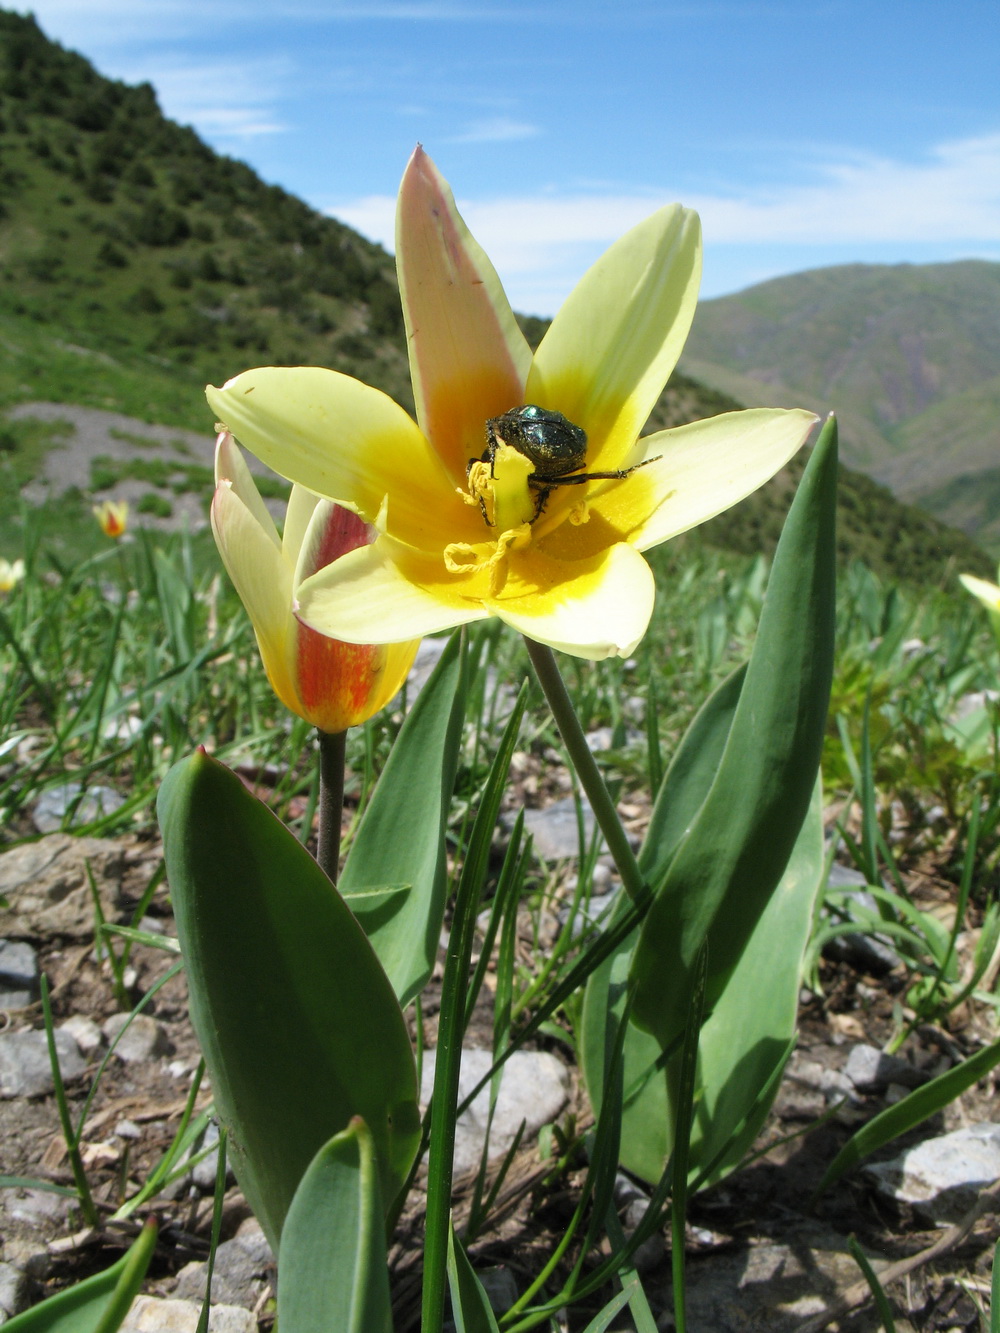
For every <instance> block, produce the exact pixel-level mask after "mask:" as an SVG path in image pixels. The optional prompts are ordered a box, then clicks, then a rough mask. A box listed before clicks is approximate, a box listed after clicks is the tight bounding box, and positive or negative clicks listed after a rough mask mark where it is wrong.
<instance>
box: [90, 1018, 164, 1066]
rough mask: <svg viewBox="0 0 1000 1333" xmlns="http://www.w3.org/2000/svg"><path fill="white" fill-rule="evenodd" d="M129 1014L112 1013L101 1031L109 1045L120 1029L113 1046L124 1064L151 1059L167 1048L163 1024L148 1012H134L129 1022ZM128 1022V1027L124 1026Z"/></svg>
mask: <svg viewBox="0 0 1000 1333" xmlns="http://www.w3.org/2000/svg"><path fill="white" fill-rule="evenodd" d="M130 1017H131V1015H130V1014H112V1015H111V1017H110V1018H109V1019H108V1020H107V1022H106V1023H105V1024H104V1026H103V1027H102V1028H101V1031H102V1032H103V1034H104V1037H105V1039H106V1040H107V1042H108V1044H109V1045H110V1043H111V1042H113V1041H114V1040H115V1038H116V1037H117V1036H118V1034H119V1033H120V1032H122V1029H124V1032H123V1035H122V1037H121V1040H120V1041H119V1042H118V1045H117V1046H116V1047H115V1055H117V1056H118V1059H119V1060H124V1061H125V1063H126V1064H136V1063H138V1062H140V1061H142V1060H152V1059H154V1057H156V1056H157V1055H162V1054H163V1052H164V1051H165V1050H166V1049H167V1034H166V1032H165V1031H164V1029H163V1024H162V1023H158V1022H157V1021H156V1019H155V1018H150V1016H149V1015H148V1014H136V1016H135V1018H133V1019H132V1021H131V1023H129V1019H130ZM126 1023H128V1027H125V1025H126Z"/></svg>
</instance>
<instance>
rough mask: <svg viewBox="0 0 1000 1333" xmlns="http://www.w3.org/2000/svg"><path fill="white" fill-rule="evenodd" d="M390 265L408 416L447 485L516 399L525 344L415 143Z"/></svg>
mask: <svg viewBox="0 0 1000 1333" xmlns="http://www.w3.org/2000/svg"><path fill="white" fill-rule="evenodd" d="M396 270H397V273H398V275H399V290H400V295H401V297H402V301H403V315H404V318H405V321H406V334H407V346H408V348H409V354H410V373H411V377H412V380H413V396H414V399H415V402H416V406H417V420H418V421H419V422H420V425H421V426H422V428H423V430H424V433H425V434H426V435H427V437H428V439H429V440H430V441H431V443H432V444H433V446H434V448H435V449H436V451H437V453H438V455H439V457H440V458H441V460H442V461H443V463H444V465H445V467H446V468H447V469H448V471H449V473H450V475H451V477H452V481H453V483H454V484H456V485H463V484H464V482H465V471H466V466H467V464H468V462H469V459H470V458H478V457H479V456H480V455H481V454H482V452H483V449H484V448H485V444H486V441H485V435H484V430H485V424H486V421H487V419H488V418H489V417H495V416H499V415H500V414H501V413H503V412H506V411H508V410H509V409H510V408H512V407H518V406H519V405H520V404H521V403H523V402H525V401H526V400H525V397H524V383H525V378H526V376H527V373H528V366H529V365H530V363H531V350H530V348H529V347H528V344H527V342H526V341H525V339H524V335H523V334H522V333H521V330H520V329H519V328H518V326H517V321H516V320H515V319H514V315H513V313H512V311H511V308H510V303H509V302H508V300H507V297H506V296H505V295H504V291H503V288H502V287H501V285H500V279H499V278H498V277H497V275H496V271H495V269H494V268H493V265H492V264H491V263H490V261H489V259H488V258H487V257H486V255H485V253H484V252H483V250H482V249H481V248H480V247H479V245H478V244H477V243H476V241H475V240H474V239H473V237H472V235H471V233H470V232H469V229H468V228H467V227H466V225H465V223H464V221H463V220H462V217H461V215H460V214H459V212H458V209H457V208H456V207H455V200H454V198H453V196H452V193H451V190H450V189H449V188H448V184H447V182H446V181H445V180H444V179H443V178H442V177H441V175H440V174H439V172H438V170H437V168H436V167H435V166H434V163H433V162H432V161H431V159H430V158H429V157H428V156H427V154H426V153H425V152H424V151H423V149H422V148H419V147H418V148H417V150H416V152H414V154H413V156H412V157H411V159H410V162H409V164H408V166H407V168H406V172H405V174H404V176H403V182H402V185H401V186H400V190H399V202H398V207H397V213H396Z"/></svg>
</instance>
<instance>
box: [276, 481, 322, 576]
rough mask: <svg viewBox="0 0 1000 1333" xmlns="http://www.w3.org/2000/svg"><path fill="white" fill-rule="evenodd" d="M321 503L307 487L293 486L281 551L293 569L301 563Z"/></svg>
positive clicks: (282, 535)
mask: <svg viewBox="0 0 1000 1333" xmlns="http://www.w3.org/2000/svg"><path fill="white" fill-rule="evenodd" d="M319 502H320V501H319V496H318V495H314V494H313V493H312V491H310V490H307V489H306V488H305V486H299V485H297V484H296V485H293V486H292V491H291V494H290V495H289V497H288V508H287V509H286V510H285V526H284V529H283V530H282V534H281V549H282V550H283V551H284V553H285V559H286V560H287V561H288V563H289V565H290V566H291V567H292V569H294V568H295V567H296V565H297V564H298V563H299V552H300V551H301V550H302V542H303V540H304V539H305V535H306V532H307V530H308V528H309V524H310V522H311V521H312V516H313V514H314V513H315V512H316V506H317V505H318V504H319Z"/></svg>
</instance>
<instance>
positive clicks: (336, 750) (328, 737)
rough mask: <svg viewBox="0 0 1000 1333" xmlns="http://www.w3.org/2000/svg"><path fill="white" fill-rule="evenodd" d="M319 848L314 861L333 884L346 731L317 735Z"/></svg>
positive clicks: (341, 809)
mask: <svg viewBox="0 0 1000 1333" xmlns="http://www.w3.org/2000/svg"><path fill="white" fill-rule="evenodd" d="M317 734H318V735H319V845H318V846H317V848H316V860H317V861H318V862H319V863H320V865H321V866H322V868H323V869H324V870H325V871H326V873H327V874H328V875H329V876H330V879H331V880H332V881H333V882H334V884H336V882H337V875H338V874H339V872H340V821H341V818H342V817H343V812H344V756H345V755H346V753H347V732H346V731H337V732H330V731H319V730H318V729H317Z"/></svg>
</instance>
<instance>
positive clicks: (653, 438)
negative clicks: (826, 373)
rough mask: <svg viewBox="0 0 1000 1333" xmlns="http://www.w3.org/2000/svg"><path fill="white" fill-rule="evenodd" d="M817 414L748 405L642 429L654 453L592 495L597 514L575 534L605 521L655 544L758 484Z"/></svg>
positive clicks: (644, 546)
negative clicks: (647, 433)
mask: <svg viewBox="0 0 1000 1333" xmlns="http://www.w3.org/2000/svg"><path fill="white" fill-rule="evenodd" d="M816 421H817V418H816V417H815V416H814V415H813V414H812V413H811V412H804V411H802V410H800V409H797V408H796V409H793V410H791V411H783V410H781V409H776V408H775V409H772V408H753V409H750V410H748V411H745V412H727V413H725V414H724V415H722V416H717V417H708V418H707V419H706V420H704V421H695V422H692V424H691V425H689V426H678V427H676V428H675V429H674V430H667V431H661V432H660V433H659V434H657V435H650V436H647V438H646V439H644V440H642V441H641V443H642V445H643V446H644V449H645V457H646V458H647V459H650V460H654V461H650V462H649V464H648V466H645V467H643V468H642V469H641V470H640V471H638V472H634V473H633V474H632V475H631V476H630V477H626V478H625V480H624V481H620V482H611V483H609V484H608V487H607V490H606V491H604V492H603V493H601V494H599V495H596V496H595V497H594V498H593V499H592V500H591V505H592V508H593V510H594V511H595V518H597V519H598V522H597V523H595V522H594V521H593V520H592V521H591V522H590V523H587V524H585V525H584V526H583V527H581V528H578V529H576V531H575V533H574V534H573V536H574V537H575V538H576V539H577V540H580V538H585V537H586V535H587V529H588V528H593V529H594V531H595V535H596V534H597V533H598V532H599V530H600V523H601V521H603V522H604V523H607V524H609V525H610V527H611V528H612V529H613V530H614V531H616V532H618V533H620V534H621V535H622V536H623V537H625V538H626V539H627V540H628V541H629V542H631V544H632V545H633V546H634V547H635V548H636V549H637V550H639V551H646V550H648V549H649V548H650V547H651V546H658V545H659V544H660V542H665V541H667V540H668V539H669V538H670V537H676V536H677V534H678V533H681V532H686V531H687V530H688V528H693V527H695V526H696V525H697V524H699V523H704V522H705V521H706V520H707V519H710V518H714V516H715V515H716V514H719V513H721V512H722V511H723V510H724V509H728V508H729V507H730V506H731V505H734V504H736V503H737V501H739V500H742V499H743V498H744V497H745V496H747V495H749V494H750V493H751V492H752V491H755V490H756V489H757V488H758V487H759V486H762V485H763V484H764V482H765V481H768V480H769V479H770V478H771V477H773V476H774V474H775V473H776V472H777V471H778V470H779V468H782V467H784V465H785V464H786V463H787V462H788V460H789V459H790V458H791V457H792V455H793V454H795V453H796V452H797V450H798V449H800V448H801V446H802V445H803V444H804V443H805V441H806V439H807V437H808V435H809V432H810V431H811V430H812V428H813V426H814V425H815V424H816ZM578 534H579V535H578ZM554 537H556V538H557V537H558V534H554ZM556 549H558V547H556Z"/></svg>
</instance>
